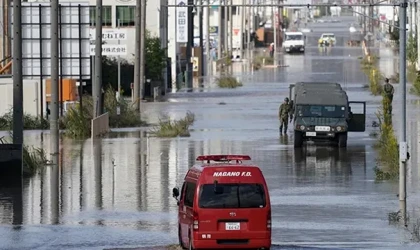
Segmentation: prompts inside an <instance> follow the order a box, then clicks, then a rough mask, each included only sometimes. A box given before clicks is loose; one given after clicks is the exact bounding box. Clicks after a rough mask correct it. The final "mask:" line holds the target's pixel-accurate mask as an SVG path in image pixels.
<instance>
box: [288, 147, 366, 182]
mask: <svg viewBox="0 0 420 250" xmlns="http://www.w3.org/2000/svg"><path fill="white" fill-rule="evenodd" d="M294 162H295V168H296V176H297V177H298V182H299V181H302V182H318V181H319V180H320V179H322V180H324V181H331V178H332V179H334V180H339V181H343V182H346V181H349V180H350V177H351V175H352V174H353V170H352V169H353V168H356V169H357V171H360V170H362V171H363V175H364V176H366V148H365V146H349V147H348V148H346V149H339V148H335V147H327V146H312V145H308V146H307V147H303V148H297V149H294Z"/></svg>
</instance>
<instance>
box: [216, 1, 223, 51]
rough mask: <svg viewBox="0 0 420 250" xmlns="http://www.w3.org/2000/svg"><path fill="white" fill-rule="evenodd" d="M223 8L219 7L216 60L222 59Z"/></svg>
mask: <svg viewBox="0 0 420 250" xmlns="http://www.w3.org/2000/svg"><path fill="white" fill-rule="evenodd" d="M222 8H223V7H222V6H221V5H219V22H218V28H217V40H218V41H217V59H220V58H222V34H223V33H222V25H223V16H222V14H223V11H222V10H223V9H222Z"/></svg>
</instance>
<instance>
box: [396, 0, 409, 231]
mask: <svg viewBox="0 0 420 250" xmlns="http://www.w3.org/2000/svg"><path fill="white" fill-rule="evenodd" d="M399 15H400V18H399V19H400V37H399V41H400V84H399V88H400V102H401V119H400V120H401V123H400V126H401V127H400V138H399V139H400V143H399V153H400V157H399V158H400V173H399V176H400V178H399V186H400V188H399V196H398V199H399V203H400V212H401V215H402V217H403V221H404V225H407V191H406V188H407V182H406V170H407V165H406V164H407V160H408V159H407V158H408V146H407V131H406V126H407V103H406V102H407V93H406V91H407V90H406V85H407V82H406V81H407V78H406V74H407V68H406V67H407V57H406V51H405V49H406V43H407V32H406V24H407V0H401V2H400V9H399Z"/></svg>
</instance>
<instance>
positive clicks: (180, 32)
mask: <svg viewBox="0 0 420 250" xmlns="http://www.w3.org/2000/svg"><path fill="white" fill-rule="evenodd" d="M186 1H187V0H177V5H178V7H177V8H176V34H177V39H176V41H177V42H178V43H187V42H188V7H183V6H185V5H186V4H187V3H186Z"/></svg>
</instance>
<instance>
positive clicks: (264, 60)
mask: <svg viewBox="0 0 420 250" xmlns="http://www.w3.org/2000/svg"><path fill="white" fill-rule="evenodd" d="M273 64H274V58H272V57H270V56H257V57H255V58H254V60H253V62H252V65H253V67H254V70H259V69H261V68H262V67H263V66H264V65H273Z"/></svg>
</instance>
